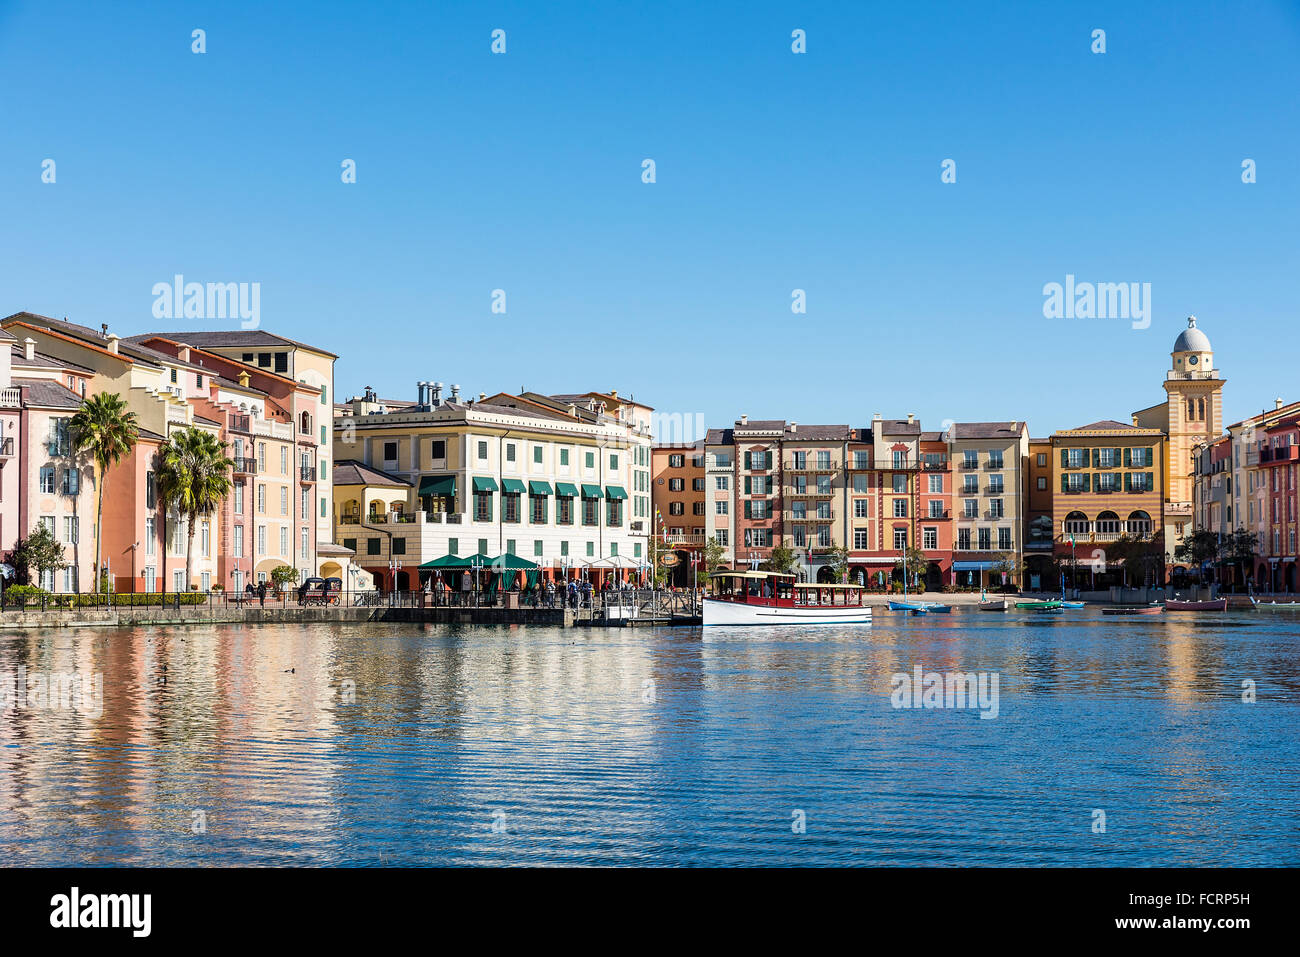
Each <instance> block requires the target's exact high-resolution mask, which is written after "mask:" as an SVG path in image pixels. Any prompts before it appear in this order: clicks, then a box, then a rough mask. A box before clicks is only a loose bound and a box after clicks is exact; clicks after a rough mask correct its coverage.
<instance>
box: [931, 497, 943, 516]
mask: <svg viewBox="0 0 1300 957" xmlns="http://www.w3.org/2000/svg"><path fill="white" fill-rule="evenodd" d="M930 517H931V518H943V502H941V501H940V500H939V499H937V498H936V499H931V500H930Z"/></svg>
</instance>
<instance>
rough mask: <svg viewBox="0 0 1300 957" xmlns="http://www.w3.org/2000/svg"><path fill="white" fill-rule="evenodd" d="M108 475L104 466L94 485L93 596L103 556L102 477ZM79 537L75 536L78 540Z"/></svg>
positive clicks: (97, 589) (97, 585) (97, 591)
mask: <svg viewBox="0 0 1300 957" xmlns="http://www.w3.org/2000/svg"><path fill="white" fill-rule="evenodd" d="M107 474H108V467H107V466H104V467H103V468H101V469H100V471H99V481H98V482H96V483H95V484H96V485H97V486H98V487H97V488H96V490H95V491H96V492H97V493H98V496H99V506H98V507H97V508H96V509H95V589H94V592H95V594H98V593H99V587H100V586H99V563H100V562H101V561H103V559H104V556H103V553H102V549H103V547H104V477H105V476H106V475H107ZM80 537H81V536H80V535H78V536H77V538H78V539H80Z"/></svg>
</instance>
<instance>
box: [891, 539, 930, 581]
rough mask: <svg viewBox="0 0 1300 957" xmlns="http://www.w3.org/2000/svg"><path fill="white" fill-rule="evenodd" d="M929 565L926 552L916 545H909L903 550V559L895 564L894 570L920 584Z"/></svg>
mask: <svg viewBox="0 0 1300 957" xmlns="http://www.w3.org/2000/svg"><path fill="white" fill-rule="evenodd" d="M929 564H930V563H929V562H928V561H926V558H925V552H923V551H921V549H919V548H917V547H916V546H915V545H909V546H907V548H905V549H903V557H902V558H900V559H899V560H898V561H897V562H895V563H894V568H896V569H899V570H901V571H902V573H903V574H904V575H905V576H907V578H908V579H909V580H910V581H913V582H919V581H920V578H921V576H922V575H924V574H925V570H926V569H927V568H928V567H929Z"/></svg>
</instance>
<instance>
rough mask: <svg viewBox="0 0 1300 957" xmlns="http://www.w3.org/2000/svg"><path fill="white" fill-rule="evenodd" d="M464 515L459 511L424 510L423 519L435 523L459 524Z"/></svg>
mask: <svg viewBox="0 0 1300 957" xmlns="http://www.w3.org/2000/svg"><path fill="white" fill-rule="evenodd" d="M463 519H464V516H463V515H461V514H460V512H425V513H424V520H425V521H426V522H432V523H433V524H435V525H443V524H446V525H460V524H461V523H462V520H463Z"/></svg>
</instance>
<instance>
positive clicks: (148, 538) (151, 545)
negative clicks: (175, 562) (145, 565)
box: [144, 515, 239, 555]
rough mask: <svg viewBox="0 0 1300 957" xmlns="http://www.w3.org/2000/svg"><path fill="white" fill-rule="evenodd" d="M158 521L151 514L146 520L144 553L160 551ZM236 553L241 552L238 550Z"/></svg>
mask: <svg viewBox="0 0 1300 957" xmlns="http://www.w3.org/2000/svg"><path fill="white" fill-rule="evenodd" d="M157 524H158V523H157V522H156V521H155V520H154V517H153V516H152V515H151V516H149V517H148V518H146V519H145V520H144V553H145V554H146V555H153V554H155V553H156V552H157V551H158V533H157ZM235 554H236V555H238V554H239V553H238V552H236V553H235Z"/></svg>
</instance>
